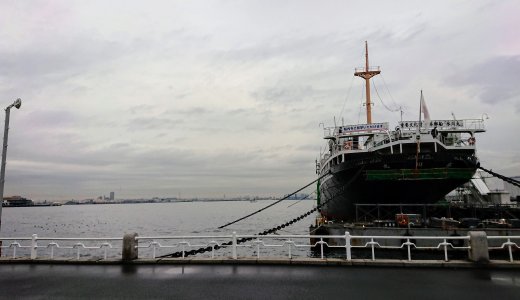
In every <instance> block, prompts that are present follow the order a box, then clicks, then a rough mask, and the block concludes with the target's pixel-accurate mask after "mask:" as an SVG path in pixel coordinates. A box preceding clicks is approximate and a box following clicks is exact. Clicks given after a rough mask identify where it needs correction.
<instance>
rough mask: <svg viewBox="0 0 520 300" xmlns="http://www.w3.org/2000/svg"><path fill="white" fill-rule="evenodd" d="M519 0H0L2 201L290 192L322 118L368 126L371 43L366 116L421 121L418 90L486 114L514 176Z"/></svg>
mask: <svg viewBox="0 0 520 300" xmlns="http://www.w3.org/2000/svg"><path fill="white" fill-rule="evenodd" d="M515 6H516V4H515V3H514V1H501V2H495V1H476V2H475V1H467V2H457V3H452V2H451V1H440V2H439V1H437V2H435V3H433V2H432V3H415V2H413V1H397V2H395V1H393V2H391V3H390V2H387V1H374V2H370V3H369V4H367V3H359V2H354V1H325V2H323V3H322V2H320V3H319V4H318V3H316V2H314V1H232V0H229V1H226V0H222V1H164V2H163V1H154V2H152V3H151V4H146V5H145V4H144V3H143V2H141V1H108V2H107V1H89V2H84V1H53V2H49V1H31V2H30V3H29V2H23V1H2V2H0V40H2V43H1V44H0V94H1V95H2V97H3V99H4V100H3V101H4V106H7V105H9V104H10V103H11V101H12V100H14V99H16V98H18V97H21V98H22V99H23V106H22V108H21V109H20V110H17V111H13V112H12V114H11V124H10V125H11V126H10V128H11V130H10V136H9V138H10V139H9V150H8V165H7V179H6V194H8V195H13V194H19V195H24V196H27V197H29V198H32V199H60V200H65V199H71V198H74V199H83V198H93V197H96V196H98V195H103V194H104V195H107V194H108V193H109V192H110V191H115V192H116V195H117V196H118V197H119V198H137V197H153V196H159V197H168V196H178V195H179V194H181V195H182V196H183V197H184V196H185V197H221V196H223V195H224V194H226V195H227V196H233V195H282V194H284V193H287V192H289V191H291V190H293V189H295V188H298V187H300V186H302V185H304V184H306V183H307V182H309V181H311V180H313V178H314V177H315V175H314V160H315V159H316V158H317V157H318V156H319V151H320V147H321V146H322V144H323V141H322V139H321V131H320V130H321V129H320V128H319V126H318V125H319V124H320V123H321V122H324V123H326V124H328V125H331V124H332V123H333V118H334V117H335V118H336V120H337V122H340V120H342V119H343V120H344V122H345V123H357V122H363V120H364V116H363V113H362V111H361V110H362V107H361V106H360V101H361V99H362V90H363V87H362V82H361V81H360V80H359V79H357V78H355V79H354V78H353V68H354V67H359V66H361V65H362V64H363V43H364V41H365V40H368V41H369V47H370V55H371V64H372V65H380V66H381V67H382V70H383V73H382V76H380V77H376V78H375V81H374V85H375V87H376V88H377V89H378V92H377V93H378V94H379V96H380V97H381V100H380V99H378V98H376V100H375V103H376V104H375V107H374V119H375V120H381V121H389V122H391V124H395V123H396V122H397V121H398V120H399V117H400V116H399V112H395V111H394V112H392V111H389V110H388V109H386V108H385V107H387V108H389V109H391V110H395V108H397V107H399V106H401V107H404V108H405V118H415V116H416V115H417V112H416V107H417V105H418V98H419V90H421V89H422V90H424V92H425V95H426V100H427V103H428V105H429V107H430V112H431V114H432V117H434V118H447V117H450V116H451V113H452V112H453V113H455V114H456V115H457V117H459V118H481V117H482V114H483V113H487V114H488V115H489V116H490V117H491V118H490V119H489V120H488V122H487V127H488V132H487V133H485V134H483V135H481V136H479V137H478V141H479V145H478V146H479V156H480V158H481V160H482V163H483V165H484V166H487V167H489V168H493V169H494V170H496V171H499V172H502V173H505V174H508V175H520V164H519V160H518V153H519V152H520V151H519V150H520V142H519V141H517V139H512V138H511V136H510V134H511V131H512V130H514V129H518V128H519V125H520V121H519V120H520V118H519V113H520V99H519V96H518V95H519V94H520V90H519V88H518V84H517V82H518V74H520V44H519V43H518V42H517V41H516V40H517V39H516V37H514V36H511V35H510V34H509V33H508V32H510V31H511V30H510V29H511V28H516V27H518V25H520V24H518V21H517V18H516V16H515V14H514V11H515ZM367 11H369V12H371V13H370V14H369V15H368V16H367V13H366V12H367ZM497 16H500V18H498V17H497ZM367 17H369V20H368V21H367ZM514 26H516V27H514ZM504 149H505V150H504Z"/></svg>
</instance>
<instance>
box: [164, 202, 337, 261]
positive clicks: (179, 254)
mask: <svg viewBox="0 0 520 300" xmlns="http://www.w3.org/2000/svg"><path fill="white" fill-rule="evenodd" d="M332 199H333V198H331V199H329V200H327V201H325V202H323V203H321V204H319V205H318V206H316V207H314V208H313V209H311V210H309V211H307V212H306V213H304V214H302V215H300V216H299V217H296V218H294V219H292V220H290V221H288V222H285V223H283V224H281V225H278V226H276V227H273V228H271V229H266V230H264V231H262V232H260V233H258V234H257V235H268V234H271V233H275V232H277V231H278V230H281V229H283V228H285V227H288V226H290V225H292V224H294V223H296V222H299V221H301V220H303V219H304V218H306V217H308V216H309V215H310V214H311V213H313V212H315V211H316V210H317V209H319V208H321V207H322V206H323V205H324V204H325V203H327V202H329V201H330V200H332ZM254 239H255V238H253V237H247V238H240V239H237V244H243V243H245V242H248V241H252V240H254ZM232 244H233V242H231V241H228V242H225V243H222V244H221V245H215V246H213V247H211V246H208V247H204V248H199V249H194V250H189V251H184V256H190V255H195V254H198V253H204V252H209V251H212V250H218V249H220V248H224V247H225V246H231V245H232ZM165 257H183V251H178V252H174V253H171V254H166V255H163V256H159V258H165Z"/></svg>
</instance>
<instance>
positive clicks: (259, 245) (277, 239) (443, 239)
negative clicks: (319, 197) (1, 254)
mask: <svg viewBox="0 0 520 300" xmlns="http://www.w3.org/2000/svg"><path fill="white" fill-rule="evenodd" d="M244 238H246V239H251V240H250V241H249V242H245V243H239V242H238V241H239V240H240V239H244ZM302 239H303V240H309V242H301V240H302ZM311 239H312V240H314V242H310V241H311ZM334 239H335V240H337V241H344V242H341V244H338V243H337V241H336V242H335V243H331V242H330V241H331V240H334ZM487 239H488V241H494V240H499V241H500V240H503V241H504V242H503V243H501V244H500V246H494V247H488V249H490V250H491V249H506V248H507V250H508V252H509V261H510V262H513V253H512V251H513V248H517V249H520V242H518V241H520V236H487ZM122 240H123V238H118V237H108V238H70V237H67V238H66V237H42V238H39V237H38V236H37V235H36V234H34V235H32V237H30V238H29V237H0V241H12V242H10V243H4V244H3V245H1V246H0V247H1V248H3V249H6V248H13V258H17V253H16V250H17V249H18V248H30V250H31V259H36V258H37V257H38V252H37V251H38V249H42V248H50V252H51V253H50V259H53V258H54V249H75V250H76V258H77V259H80V258H81V253H80V250H81V249H84V250H88V251H90V250H104V259H105V260H106V259H107V251H108V250H109V249H121V247H118V246H115V245H113V243H110V242H113V241H122ZM172 240H174V241H177V242H176V243H173V244H168V242H167V241H172ZM201 240H206V241H203V242H201ZM224 240H225V241H226V242H223V241H224ZM229 240H231V245H229V244H227V243H229ZM353 240H356V243H360V242H361V243H360V244H359V245H353ZM385 240H390V241H391V240H394V241H395V240H398V241H400V243H397V244H394V245H385V244H383V243H382V242H383V241H385ZM420 240H425V241H435V240H437V241H439V242H438V243H432V244H431V246H418V245H417V241H420ZM513 240H515V241H513ZM20 241H31V244H30V245H22V244H21V243H20ZM38 241H40V242H41V241H50V243H48V244H45V243H43V244H41V243H40V244H38ZM57 241H75V243H73V244H71V245H60V244H59V243H57ZM85 241H93V242H102V243H98V244H95V245H86V244H85V243H84V242H85ZM454 241H468V246H463V245H454ZM469 241H470V237H469V236H383V235H371V236H366V235H350V233H349V232H345V234H344V235H310V234H302V235H295V234H289V235H251V234H244V235H238V234H237V233H236V232H233V234H231V235H229V234H228V235H198V236H197V235H193V236H190V235H182V236H137V237H136V238H135V242H136V246H135V247H136V248H152V250H153V251H152V257H153V258H155V257H156V250H157V249H161V248H164V249H172V248H179V249H181V251H182V254H183V255H182V257H183V258H184V257H185V255H184V254H185V253H186V252H187V251H188V250H189V249H190V248H198V247H211V248H212V251H211V258H215V250H216V249H215V248H216V246H219V247H218V248H228V249H231V251H232V258H233V259H237V258H238V252H237V250H238V249H239V248H240V249H246V248H253V249H255V250H256V257H257V258H260V253H261V250H262V249H269V248H276V249H287V256H288V258H289V259H291V258H292V257H293V252H292V251H293V249H311V248H313V249H316V250H319V254H320V256H321V259H325V247H328V248H337V249H344V250H345V259H346V260H347V261H351V260H352V250H353V249H367V250H370V251H371V259H372V260H374V261H375V260H376V250H377V249H403V250H407V259H408V261H411V260H412V250H413V249H415V250H426V249H429V250H440V251H443V252H444V260H445V261H449V257H448V249H456V250H457V249H458V250H461V249H471V245H470V244H471V243H469ZM457 244H458V243H457Z"/></svg>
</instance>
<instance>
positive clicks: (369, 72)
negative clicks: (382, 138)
mask: <svg viewBox="0 0 520 300" xmlns="http://www.w3.org/2000/svg"><path fill="white" fill-rule="evenodd" d="M379 73H381V70H379V67H369V66H368V43H367V41H365V68H356V70H355V72H354V76H359V77H361V78H363V79H365V88H366V103H365V105H366V107H367V124H371V123H372V103H371V102H370V78H372V77H374V76H376V75H378V74H379Z"/></svg>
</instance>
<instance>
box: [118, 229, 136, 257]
mask: <svg viewBox="0 0 520 300" xmlns="http://www.w3.org/2000/svg"><path fill="white" fill-rule="evenodd" d="M136 237H137V233H135V232H134V233H127V234H125V235H124V236H123V252H122V256H123V257H122V259H123V261H132V260H134V259H137V258H138V257H139V254H138V248H137V240H136Z"/></svg>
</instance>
